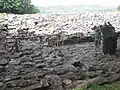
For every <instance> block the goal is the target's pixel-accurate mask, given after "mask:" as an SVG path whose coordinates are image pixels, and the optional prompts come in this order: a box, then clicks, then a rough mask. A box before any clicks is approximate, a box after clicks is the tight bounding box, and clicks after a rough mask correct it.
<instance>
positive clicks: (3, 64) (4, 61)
mask: <svg viewBox="0 0 120 90" xmlns="http://www.w3.org/2000/svg"><path fill="white" fill-rule="evenodd" d="M7 64H8V60H7V59H1V60H0V65H1V66H6V65H7Z"/></svg>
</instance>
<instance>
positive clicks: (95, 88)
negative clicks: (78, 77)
mask: <svg viewBox="0 0 120 90" xmlns="http://www.w3.org/2000/svg"><path fill="white" fill-rule="evenodd" d="M73 90H86V89H84V88H76V89H73ZM87 90H120V81H119V82H114V83H111V84H104V85H91V87H89V88H88V89H87Z"/></svg>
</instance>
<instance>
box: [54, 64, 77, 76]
mask: <svg viewBox="0 0 120 90" xmlns="http://www.w3.org/2000/svg"><path fill="white" fill-rule="evenodd" d="M77 71H78V69H76V68H75V67H74V66H72V65H63V66H60V67H56V68H54V69H53V72H54V73H55V74H57V75H61V74H65V73H67V72H77Z"/></svg>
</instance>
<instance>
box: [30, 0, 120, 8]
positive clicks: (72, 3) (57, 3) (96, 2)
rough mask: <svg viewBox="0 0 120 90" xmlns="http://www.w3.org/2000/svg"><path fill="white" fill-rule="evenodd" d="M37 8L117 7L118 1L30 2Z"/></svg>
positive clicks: (35, 0)
mask: <svg viewBox="0 0 120 90" xmlns="http://www.w3.org/2000/svg"><path fill="white" fill-rule="evenodd" d="M32 3H33V4H34V5H37V6H42V7H46V6H56V5H80V4H85V5H102V6H118V5H120V0H32Z"/></svg>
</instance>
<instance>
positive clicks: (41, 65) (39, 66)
mask: <svg viewBox="0 0 120 90" xmlns="http://www.w3.org/2000/svg"><path fill="white" fill-rule="evenodd" d="M35 66H36V67H37V68H44V67H46V64H44V63H41V64H40V63H38V64H36V65H35Z"/></svg>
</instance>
